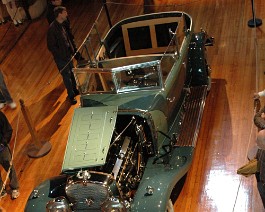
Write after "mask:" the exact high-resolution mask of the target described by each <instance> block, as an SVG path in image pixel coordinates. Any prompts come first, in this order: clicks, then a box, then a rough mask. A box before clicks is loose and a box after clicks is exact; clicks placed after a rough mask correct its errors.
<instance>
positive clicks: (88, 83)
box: [73, 60, 162, 94]
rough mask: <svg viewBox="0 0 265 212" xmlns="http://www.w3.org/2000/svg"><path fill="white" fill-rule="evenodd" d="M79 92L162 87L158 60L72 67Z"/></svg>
mask: <svg viewBox="0 0 265 212" xmlns="http://www.w3.org/2000/svg"><path fill="white" fill-rule="evenodd" d="M73 70H74V74H75V77H76V81H77V84H78V88H79V90H80V92H81V94H89V93H121V92H130V91H136V90H149V89H158V88H161V87H162V79H161V72H160V61H159V60H157V61H152V62H145V63H138V64H134V65H128V66H121V67H117V68H110V69H104V68H103V69H102V68H74V69H73Z"/></svg>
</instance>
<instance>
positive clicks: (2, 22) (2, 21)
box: [0, 5, 6, 25]
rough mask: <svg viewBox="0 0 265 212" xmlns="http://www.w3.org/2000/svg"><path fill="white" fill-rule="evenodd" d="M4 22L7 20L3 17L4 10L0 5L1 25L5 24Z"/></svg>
mask: <svg viewBox="0 0 265 212" xmlns="http://www.w3.org/2000/svg"><path fill="white" fill-rule="evenodd" d="M4 23H6V20H5V19H4V17H3V11H2V7H1V5H0V25H1V24H4Z"/></svg>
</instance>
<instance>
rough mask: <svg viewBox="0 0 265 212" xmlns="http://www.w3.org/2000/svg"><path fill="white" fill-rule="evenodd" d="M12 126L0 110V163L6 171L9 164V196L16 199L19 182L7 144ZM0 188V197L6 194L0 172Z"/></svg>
mask: <svg viewBox="0 0 265 212" xmlns="http://www.w3.org/2000/svg"><path fill="white" fill-rule="evenodd" d="M12 132H13V130H12V127H11V125H10V124H9V122H8V120H7V118H6V116H5V114H4V113H2V112H1V111H0V164H1V166H2V167H3V168H4V169H5V171H6V172H7V171H8V170H9V168H10V166H11V169H10V173H9V179H10V184H9V185H10V188H11V189H12V193H11V197H12V199H16V198H18V196H19V190H18V188H19V184H18V180H17V175H16V171H15V168H14V166H13V165H12V164H10V162H11V159H12V157H11V153H10V149H9V146H8V144H9V143H10V140H11V137H12ZM0 189H1V191H2V193H1V197H3V196H5V195H6V190H5V188H3V181H2V177H1V174H0Z"/></svg>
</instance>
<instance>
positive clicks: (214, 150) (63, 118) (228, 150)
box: [0, 0, 265, 212]
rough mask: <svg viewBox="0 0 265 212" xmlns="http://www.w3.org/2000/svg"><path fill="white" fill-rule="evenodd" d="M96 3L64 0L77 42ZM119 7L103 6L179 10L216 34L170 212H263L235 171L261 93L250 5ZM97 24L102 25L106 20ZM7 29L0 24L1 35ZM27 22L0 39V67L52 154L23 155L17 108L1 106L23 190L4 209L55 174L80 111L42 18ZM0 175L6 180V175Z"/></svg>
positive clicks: (217, 1) (264, 42)
mask: <svg viewBox="0 0 265 212" xmlns="http://www.w3.org/2000/svg"><path fill="white" fill-rule="evenodd" d="M113 1H114V0H113ZM101 2H102V1H98V0H74V1H68V2H67V4H66V6H67V8H68V13H69V17H70V20H71V25H72V28H73V33H74V35H75V38H76V42H77V44H78V45H80V44H81V43H82V41H83V39H85V37H86V35H87V33H88V32H89V30H90V27H91V25H92V23H93V21H94V20H95V19H96V17H97V15H98V12H99V10H100V9H101V4H100V3H101ZM107 2H110V1H107ZM115 2H117V0H115ZM120 2H123V3H127V5H120V4H110V3H108V7H109V9H110V15H111V18H112V21H116V20H118V19H121V18H124V17H126V16H127V15H129V14H130V15H134V14H135V15H137V14H141V13H143V11H145V12H152V11H154V12H156V11H162V10H183V11H185V12H188V13H189V14H190V15H191V16H192V17H193V20H194V24H195V30H196V31H198V30H200V28H201V27H202V28H203V29H205V30H207V31H208V33H209V34H210V35H212V36H214V37H215V41H216V42H215V46H214V47H210V48H209V49H208V50H209V51H208V58H209V63H210V64H211V68H212V78H213V80H212V89H211V91H210V93H209V95H208V99H207V102H206V105H205V112H204V115H203V120H202V127H201V130H200V134H199V138H198V139H199V140H198V143H197V148H196V153H195V156H194V160H193V164H192V167H191V169H190V171H189V173H188V176H187V179H186V182H185V185H184V187H183V190H182V192H181V194H180V196H179V198H178V200H177V201H176V203H175V211H180V212H183V211H185V212H195V211H198V212H206V211H218V212H230V211H231V212H232V211H237V212H242V211H252V212H260V211H265V210H264V209H263V206H262V203H261V199H260V197H259V194H258V191H257V188H256V182H255V178H254V176H251V177H249V178H245V177H242V176H239V175H237V174H236V170H237V169H238V168H239V167H240V166H242V165H243V164H245V163H246V161H247V158H246V155H247V152H248V149H249V148H251V147H252V146H254V145H255V136H256V133H257V130H256V128H255V127H254V126H253V123H252V120H253V114H254V107H253V99H252V96H253V93H254V92H255V91H257V90H261V89H264V88H265V85H264V82H265V80H264V77H265V76H264V71H265V67H264V66H265V54H264V52H265V36H264V31H265V23H264V24H263V25H262V26H261V27H259V28H257V29H255V28H254V29H253V28H249V27H248V25H247V23H248V20H249V19H251V18H252V13H251V1H249V0H201V1H198V0H186V1H184V0H181V1H176V0H171V1H170V0H168V1H166V0H153V1H146V4H155V7H153V6H147V7H146V8H145V10H143V6H137V4H138V5H140V4H143V1H142V0H130V1H129V0H127V1H125V0H120ZM165 4H168V5H171V6H165ZM174 4H175V5H174ZM255 7H256V14H257V17H259V18H261V19H263V20H264V21H265V4H264V3H263V1H262V0H256V1H255ZM100 20H101V21H102V22H104V23H101V24H106V18H102V19H100ZM8 24H10V23H7V24H5V25H2V26H0V29H1V30H0V32H1V35H0V37H2V36H3V32H6V31H5V30H7V28H8V27H9V26H8ZM26 24H27V23H25V25H24V26H23V27H24V28H20V29H18V28H16V29H13V31H12V33H10V34H8V33H7V34H6V35H5V36H6V37H5V38H4V39H2V40H1V43H0V46H1V49H2V48H3V46H4V48H6V45H7V44H10V45H11V44H12V48H11V50H10V51H9V48H7V49H6V50H5V51H4V52H3V53H1V55H0V56H1V57H2V59H1V58H0V59H1V60H3V61H2V63H1V64H0V68H1V69H2V70H3V71H4V73H5V75H6V81H7V83H8V87H9V89H10V92H11V93H12V96H13V98H14V100H15V101H16V102H17V103H19V100H20V99H22V100H24V102H25V105H26V107H27V108H28V109H29V110H30V113H31V118H32V120H33V121H34V123H35V125H36V129H37V131H38V133H39V137H40V138H41V140H46V141H50V143H51V145H52V150H51V152H50V153H49V154H48V155H46V156H45V157H42V158H38V159H32V158H29V157H28V156H27V153H28V146H29V144H30V143H31V142H32V141H31V136H30V133H29V130H28V128H27V125H26V123H25V120H24V118H23V115H22V113H21V109H20V106H19V107H18V108H17V109H15V110H11V109H9V108H4V109H2V111H3V112H4V113H5V114H6V115H7V117H8V119H9V120H10V122H11V124H12V126H13V129H14V133H13V140H12V145H11V146H12V149H14V165H15V167H16V170H17V174H18V177H19V181H20V191H21V195H20V197H19V198H18V199H16V200H13V201H12V200H11V199H10V196H8V197H5V198H3V199H1V201H0V205H1V206H2V207H4V208H5V209H6V210H7V211H8V212H9V211H10V212H11V211H12V212H13V211H23V208H24V206H25V204H26V200H27V198H28V196H29V194H30V192H31V191H32V189H33V188H34V186H36V185H37V184H39V183H40V182H42V181H43V180H45V179H47V178H49V177H52V176H54V175H58V174H59V173H60V170H61V165H62V160H63V156H64V150H65V145H66V141H67V136H68V132H69V126H70V123H71V118H72V115H73V111H74V108H76V107H78V105H75V106H71V105H69V104H68V102H67V101H66V96H67V94H66V90H65V89H64V86H63V84H62V80H61V77H60V75H58V71H57V68H56V65H55V63H54V62H53V59H52V56H51V54H50V53H49V51H48V50H47V47H46V32H47V29H48V23H47V21H46V19H45V17H44V16H43V17H41V18H39V19H38V20H34V21H32V22H31V23H28V24H29V25H26ZM10 27H14V26H13V25H12V26H10ZM10 32H11V31H10ZM4 40H7V41H9V40H11V41H12V42H10V41H9V42H4ZM0 52H1V51H0ZM262 103H263V104H264V100H262ZM2 176H3V178H4V177H5V172H4V171H2Z"/></svg>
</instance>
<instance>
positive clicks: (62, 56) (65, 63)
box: [47, 6, 79, 105]
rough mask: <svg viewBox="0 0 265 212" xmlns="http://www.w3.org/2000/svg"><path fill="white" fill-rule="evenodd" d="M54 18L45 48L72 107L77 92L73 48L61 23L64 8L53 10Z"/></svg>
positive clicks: (64, 16) (63, 16) (65, 14)
mask: <svg viewBox="0 0 265 212" xmlns="http://www.w3.org/2000/svg"><path fill="white" fill-rule="evenodd" d="M54 16H55V20H54V21H53V22H52V23H51V24H50V26H49V29H48V33H47V46H48V49H49V51H50V52H51V53H52V55H53V58H54V61H55V63H56V65H57V67H58V69H59V71H60V74H61V75H62V77H63V82H64V85H65V87H66V89H67V94H68V99H69V100H70V103H71V104H72V105H74V104H76V103H77V101H76V99H75V96H77V95H78V94H79V91H78V90H77V88H76V81H75V77H74V74H73V72H72V68H73V67H74V65H73V62H72V60H71V58H72V56H73V54H74V47H73V44H72V42H71V40H70V38H69V36H68V34H67V32H66V30H65V28H64V26H63V22H64V21H66V20H67V10H66V8H65V7H62V6H58V7H56V8H54Z"/></svg>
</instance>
